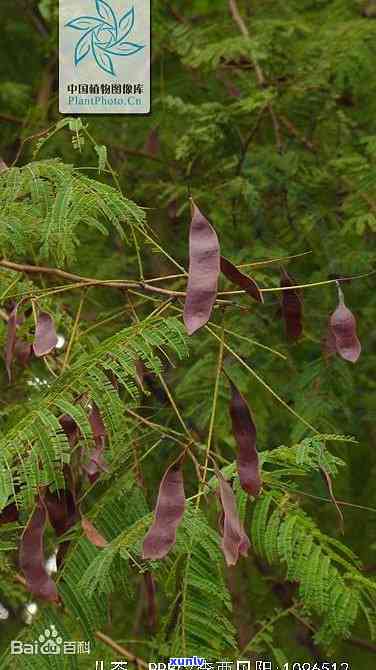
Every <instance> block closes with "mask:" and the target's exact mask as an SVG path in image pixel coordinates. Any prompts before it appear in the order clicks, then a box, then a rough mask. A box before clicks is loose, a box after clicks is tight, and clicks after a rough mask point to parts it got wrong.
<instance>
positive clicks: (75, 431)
mask: <svg viewBox="0 0 376 670" xmlns="http://www.w3.org/2000/svg"><path fill="white" fill-rule="evenodd" d="M59 423H60V425H61V427H62V429H63V431H64V433H65V434H66V436H67V438H68V442H69V446H71V447H74V446H75V445H76V444H77V442H78V440H79V437H80V430H79V428H78V426H77V424H76V422H75V421H74V419H72V417H71V416H69V414H63V415H62V416H61V417H60V419H59Z"/></svg>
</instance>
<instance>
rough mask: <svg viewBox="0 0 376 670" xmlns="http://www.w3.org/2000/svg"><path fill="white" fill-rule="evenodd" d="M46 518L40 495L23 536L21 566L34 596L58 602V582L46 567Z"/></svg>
mask: <svg viewBox="0 0 376 670" xmlns="http://www.w3.org/2000/svg"><path fill="white" fill-rule="evenodd" d="M46 520H47V510H46V506H45V503H44V500H43V498H42V497H41V496H39V497H38V502H37V505H36V507H35V509H34V511H33V513H32V515H31V516H30V518H29V520H28V522H27V524H26V528H25V530H24V532H23V534H22V537H21V545H20V556H19V560H20V567H21V570H22V572H23V574H24V575H25V579H26V583H27V587H28V589H29V591H30V592H31V593H32V594H33V595H34V596H36V597H38V598H42V599H43V600H48V601H49V602H58V601H59V595H58V592H57V589H56V584H55V582H54V581H53V579H51V577H50V575H49V574H48V572H47V570H46V568H45V556H44V550H43V535H44V528H45V525H46Z"/></svg>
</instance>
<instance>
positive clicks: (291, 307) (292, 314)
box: [281, 269, 303, 340]
mask: <svg viewBox="0 0 376 670" xmlns="http://www.w3.org/2000/svg"><path fill="white" fill-rule="evenodd" d="M294 285H295V284H294V281H293V279H292V277H290V275H289V274H287V272H286V270H284V269H282V279H281V288H285V287H288V286H294ZM281 294H282V296H281V308H282V316H283V319H284V321H285V328H286V335H287V338H288V339H289V340H298V339H299V337H300V336H301V334H302V332H303V301H302V297H301V294H300V293H299V291H298V290H297V289H294V288H292V289H291V290H290V291H288V290H285V291H281Z"/></svg>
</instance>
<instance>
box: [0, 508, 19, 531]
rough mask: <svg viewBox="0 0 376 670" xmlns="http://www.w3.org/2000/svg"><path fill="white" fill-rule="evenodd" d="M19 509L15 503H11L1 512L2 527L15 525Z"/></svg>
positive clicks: (0, 522)
mask: <svg viewBox="0 0 376 670" xmlns="http://www.w3.org/2000/svg"><path fill="white" fill-rule="evenodd" d="M18 515H19V512H18V508H17V506H16V504H15V503H10V504H9V505H7V506H6V507H4V509H3V510H2V511H1V512H0V526H5V524H6V523H13V522H14V521H18Z"/></svg>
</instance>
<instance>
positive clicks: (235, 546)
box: [216, 468, 251, 566]
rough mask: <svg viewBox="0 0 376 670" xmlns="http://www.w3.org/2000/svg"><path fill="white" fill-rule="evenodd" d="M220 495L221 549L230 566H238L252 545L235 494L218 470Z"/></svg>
mask: <svg viewBox="0 0 376 670" xmlns="http://www.w3.org/2000/svg"><path fill="white" fill-rule="evenodd" d="M216 475H217V478H218V481H219V495H220V500H221V504H222V509H223V527H222V528H221V532H222V542H221V549H222V551H223V555H224V557H225V561H226V564H227V565H228V566H231V565H236V563H237V562H238V560H239V556H240V555H241V556H248V550H249V549H250V546H251V543H250V541H249V538H248V536H247V535H246V532H245V530H244V527H243V524H242V523H241V521H240V518H239V514H238V510H237V509H236V501H235V496H234V492H233V490H232V488H231V486H230V484H229V483H228V482H227V481H226V480H225V479H224V478H223V477H222V475H221V473H220V471H219V470H218V468H216Z"/></svg>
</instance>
